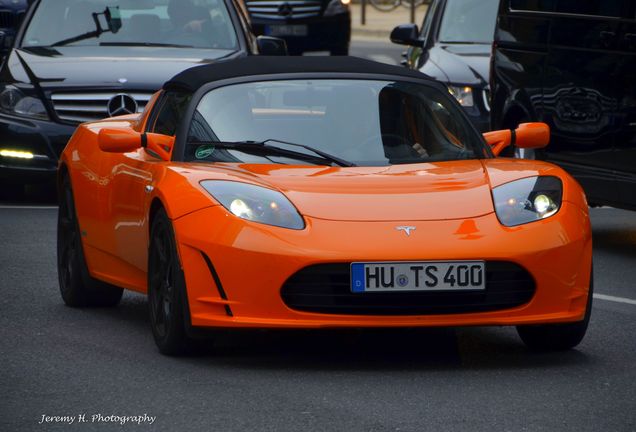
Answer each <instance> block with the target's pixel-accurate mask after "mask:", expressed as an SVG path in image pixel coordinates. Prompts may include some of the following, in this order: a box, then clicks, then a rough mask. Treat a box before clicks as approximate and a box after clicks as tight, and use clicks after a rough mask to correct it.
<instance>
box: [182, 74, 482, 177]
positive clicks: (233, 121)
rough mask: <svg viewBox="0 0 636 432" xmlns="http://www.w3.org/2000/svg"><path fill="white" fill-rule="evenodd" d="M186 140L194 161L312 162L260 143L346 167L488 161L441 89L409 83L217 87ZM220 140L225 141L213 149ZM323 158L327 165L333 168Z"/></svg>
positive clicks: (275, 83) (333, 81)
mask: <svg viewBox="0 0 636 432" xmlns="http://www.w3.org/2000/svg"><path fill="white" fill-rule="evenodd" d="M187 141H188V145H187V146H186V154H185V157H186V160H191V161H192V160H205V161H222V162H248V163H271V162H274V163H299V160H301V161H302V162H306V161H307V160H310V158H307V157H304V158H302V157H293V156H294V155H293V153H291V152H286V153H287V154H284V153H282V152H276V151H270V152H269V154H268V151H267V149H263V148H259V146H258V145H259V144H260V143H263V142H267V146H270V147H271V146H275V147H277V148H285V149H288V150H293V151H294V152H296V153H298V152H301V155H302V153H306V154H307V155H311V156H314V157H315V156H316V154H315V152H312V151H311V150H310V149H315V150H318V151H320V152H323V153H324V154H326V155H329V156H330V157H332V158H333V157H335V158H338V159H339V160H340V161H346V162H343V163H338V162H337V161H336V164H340V165H346V164H350V165H358V166H383V165H391V164H403V163H421V162H433V161H449V160H459V159H474V158H484V157H489V156H490V152H489V151H488V149H487V148H486V145H485V144H484V141H483V139H482V138H481V137H480V135H479V134H478V133H477V132H475V130H474V129H473V128H472V127H471V126H470V124H469V123H468V121H467V120H466V119H465V118H464V116H463V115H462V114H461V112H460V108H459V107H458V106H457V104H456V103H454V102H453V101H452V100H451V99H450V97H449V96H448V95H445V94H444V93H443V92H442V91H440V90H438V89H436V88H434V87H431V86H428V85H423V84H416V83H411V82H394V81H375V80H373V81H372V80H347V79H342V80H339V79H317V80H284V81H266V82H251V83H242V84H235V85H230V86H225V87H219V88H216V89H213V90H211V91H210V92H209V93H207V94H206V95H204V96H203V98H202V99H201V101H200V102H199V104H198V106H197V109H196V111H195V113H194V116H193V119H192V123H191V125H190V129H189V132H188V138H187ZM214 142H219V143H221V142H222V143H225V144H224V145H217V146H214ZM241 143H242V144H243V145H240V144H241ZM286 143H287V144H286ZM289 143H293V144H295V146H293V147H292V146H289ZM228 144H230V145H228ZM232 144H233V145H232ZM246 144H247V145H246ZM299 144H300V145H302V146H305V147H309V149H307V148H302V147H299V146H298V145H299ZM270 150H273V149H270ZM323 159H324V160H323V161H322V164H327V165H329V164H330V163H329V162H327V160H328V158H323ZM332 162H333V160H332ZM317 163H320V162H317Z"/></svg>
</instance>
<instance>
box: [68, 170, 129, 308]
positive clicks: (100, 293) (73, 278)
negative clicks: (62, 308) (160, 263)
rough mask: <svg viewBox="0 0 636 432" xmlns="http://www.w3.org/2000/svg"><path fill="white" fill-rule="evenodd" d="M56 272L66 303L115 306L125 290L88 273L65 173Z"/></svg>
mask: <svg viewBox="0 0 636 432" xmlns="http://www.w3.org/2000/svg"><path fill="white" fill-rule="evenodd" d="M57 274H58V279H59V285H60V294H61V295H62V299H63V300H64V303H66V305H67V306H71V307H86V306H94V307H111V306H116V305H117V304H118V303H119V301H120V300H121V296H122V294H123V291H124V290H123V289H121V288H119V287H116V286H113V285H110V284H107V283H106V282H102V281H100V280H97V279H94V278H92V277H91V276H90V273H89V271H88V267H87V265H86V259H85V257H84V250H83V247H82V241H81V237H80V230H79V224H78V221H77V214H76V212H75V201H74V199H73V190H72V189H71V182H70V179H69V177H68V175H65V176H64V178H63V179H62V188H61V190H60V203H59V208H58V218H57Z"/></svg>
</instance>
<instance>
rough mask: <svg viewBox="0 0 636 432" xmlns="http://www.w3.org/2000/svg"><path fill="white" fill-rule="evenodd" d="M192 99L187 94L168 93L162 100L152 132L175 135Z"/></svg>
mask: <svg viewBox="0 0 636 432" xmlns="http://www.w3.org/2000/svg"><path fill="white" fill-rule="evenodd" d="M191 98H192V96H191V95H190V94H186V93H178V92H168V93H166V94H165V95H164V97H163V98H162V100H161V105H160V106H159V112H158V114H157V116H156V118H155V121H154V123H153V125H152V130H151V132H154V133H159V134H163V135H175V134H176V133H177V127H178V126H179V123H180V122H181V120H182V119H183V115H184V113H185V111H186V109H187V108H188V103H189V102H190V99H191Z"/></svg>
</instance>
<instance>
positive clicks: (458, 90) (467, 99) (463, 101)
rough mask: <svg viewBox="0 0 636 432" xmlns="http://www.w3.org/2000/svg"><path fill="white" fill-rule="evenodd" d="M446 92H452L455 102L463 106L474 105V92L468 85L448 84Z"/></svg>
mask: <svg viewBox="0 0 636 432" xmlns="http://www.w3.org/2000/svg"><path fill="white" fill-rule="evenodd" d="M448 92H449V93H450V94H452V95H453V96H454V97H455V99H457V102H459V104H460V105H461V106H463V107H471V106H473V105H475V99H474V96H473V94H474V92H473V89H472V87H469V86H452V85H449V86H448Z"/></svg>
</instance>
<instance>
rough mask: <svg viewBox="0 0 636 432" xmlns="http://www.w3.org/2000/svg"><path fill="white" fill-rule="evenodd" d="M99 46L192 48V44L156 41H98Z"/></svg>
mask: <svg viewBox="0 0 636 432" xmlns="http://www.w3.org/2000/svg"><path fill="white" fill-rule="evenodd" d="M99 46H143V47H165V48H194V47H193V46H192V45H179V44H171V43H157V42H100V43H99Z"/></svg>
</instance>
